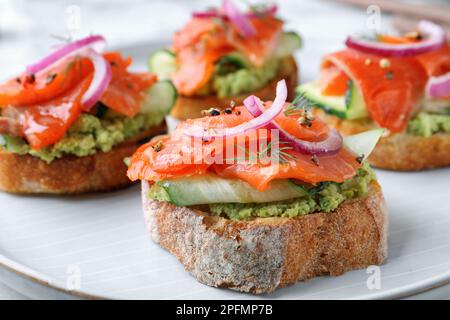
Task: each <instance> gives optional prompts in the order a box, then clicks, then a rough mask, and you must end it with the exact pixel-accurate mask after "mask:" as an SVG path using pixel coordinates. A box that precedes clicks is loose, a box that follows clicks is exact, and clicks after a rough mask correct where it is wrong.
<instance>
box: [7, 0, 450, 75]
mask: <svg viewBox="0 0 450 320" xmlns="http://www.w3.org/2000/svg"><path fill="white" fill-rule="evenodd" d="M263 1H265V0H263ZM235 2H236V3H239V2H240V3H242V4H244V3H246V2H252V3H255V2H256V3H257V2H258V1H257V0H235ZM259 2H261V1H259ZM275 2H276V3H278V4H279V7H280V11H279V14H280V16H281V17H283V18H284V19H285V20H286V22H287V28H288V29H294V30H296V31H298V32H300V33H301V35H302V36H303V38H304V42H305V47H304V48H303V50H302V51H301V53H300V54H299V56H300V58H301V59H303V60H304V61H307V63H303V64H302V67H303V68H304V75H306V78H309V77H310V76H312V75H313V73H315V72H316V71H317V68H318V65H319V62H320V57H321V55H322V54H323V53H324V52H329V51H332V50H335V49H339V48H340V47H342V45H343V40H344V39H345V37H346V36H347V35H348V34H349V33H357V32H361V33H362V32H366V31H367V23H368V17H369V15H370V14H373V13H374V12H373V7H369V9H368V6H369V5H373V4H377V5H379V7H380V8H381V16H380V24H379V26H378V27H377V28H378V29H381V30H382V31H386V30H391V31H392V29H394V27H400V28H403V29H407V28H408V27H409V26H414V24H415V20H417V19H419V18H421V17H426V18H429V19H433V20H435V21H437V22H440V23H447V24H448V25H450V21H449V20H450V0H435V1H419V0H403V1H400V0H399V1H392V0H387V1H386V0H385V1H375V0H369V1H365V0H335V1H331V0H328V1H327V0H278V1H275ZM218 4H220V0H0V70H1V71H0V80H3V79H5V78H8V77H9V76H11V75H13V74H14V73H16V72H19V71H20V70H23V68H24V66H25V65H26V64H27V63H30V62H31V61H34V60H36V59H37V58H39V57H41V56H43V55H45V54H46V53H47V52H48V51H49V49H51V47H52V46H54V45H56V44H58V43H60V42H61V41H63V40H62V39H68V38H69V37H72V38H80V37H83V36H85V35H88V34H92V33H95V34H102V35H104V36H105V37H106V39H107V40H108V42H109V45H110V48H111V49H112V48H113V49H116V48H120V49H123V50H125V53H128V52H129V53H130V54H131V55H134V56H135V58H136V59H137V61H136V62H137V64H135V66H136V67H137V68H142V67H145V66H144V63H145V55H146V54H147V53H146V52H145V51H146V50H151V48H153V47H155V46H158V45H161V44H168V43H169V42H170V38H171V34H172V33H173V32H174V31H175V30H177V29H179V28H180V27H181V26H182V25H183V24H184V23H185V22H186V21H187V20H188V19H189V16H190V12H191V11H192V10H195V9H197V10H199V9H204V8H206V7H208V6H212V5H218ZM367 11H369V12H367ZM381 30H379V31H381ZM127 50H128V51H127ZM304 79H305V78H304Z"/></svg>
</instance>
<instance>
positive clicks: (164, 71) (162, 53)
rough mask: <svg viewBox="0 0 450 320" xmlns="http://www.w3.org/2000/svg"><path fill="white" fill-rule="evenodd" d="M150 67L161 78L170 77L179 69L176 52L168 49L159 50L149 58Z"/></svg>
mask: <svg viewBox="0 0 450 320" xmlns="http://www.w3.org/2000/svg"><path fill="white" fill-rule="evenodd" d="M148 69H149V70H150V72H152V73H155V74H156V75H157V76H158V78H159V79H160V80H164V79H170V77H171V76H172V75H173V74H174V72H175V71H177V61H176V56H175V53H173V52H172V51H170V50H167V49H161V50H158V51H156V52H154V53H152V55H150V57H149V58H148Z"/></svg>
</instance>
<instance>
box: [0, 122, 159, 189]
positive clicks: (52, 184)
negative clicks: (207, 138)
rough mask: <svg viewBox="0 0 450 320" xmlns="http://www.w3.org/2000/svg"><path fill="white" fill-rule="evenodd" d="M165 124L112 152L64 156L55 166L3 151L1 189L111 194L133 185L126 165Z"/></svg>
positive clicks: (136, 137)
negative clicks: (146, 140) (141, 144)
mask: <svg viewBox="0 0 450 320" xmlns="http://www.w3.org/2000/svg"><path fill="white" fill-rule="evenodd" d="M164 130H165V124H161V125H159V126H156V127H153V128H151V129H149V130H147V131H145V132H142V133H140V134H138V135H136V136H134V137H133V138H131V139H128V140H127V141H125V142H124V143H122V144H120V145H117V146H115V147H114V148H113V149H112V150H111V151H108V152H100V151H99V152H97V153H95V154H93V155H89V156H85V157H77V156H64V157H62V158H60V159H55V160H53V161H52V162H51V163H49V164H48V163H46V162H45V161H43V160H41V159H39V158H37V157H34V156H31V155H18V154H15V153H11V152H7V151H5V150H3V149H1V148H0V190H2V191H6V192H10V193H18V194H40V193H44V194H78V193H87V192H96V191H110V190H115V189H118V188H122V187H126V186H129V185H131V184H132V182H131V181H130V180H129V179H128V177H127V175H126V171H127V167H126V165H125V163H124V162H123V159H124V158H125V157H129V156H131V155H132V154H133V153H134V152H135V151H136V149H137V148H138V147H139V145H140V141H142V140H143V139H145V138H147V137H152V136H153V135H156V134H160V133H162V132H163V131H164Z"/></svg>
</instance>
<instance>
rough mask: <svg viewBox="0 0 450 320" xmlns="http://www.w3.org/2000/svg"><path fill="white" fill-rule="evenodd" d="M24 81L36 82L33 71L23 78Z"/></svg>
mask: <svg viewBox="0 0 450 320" xmlns="http://www.w3.org/2000/svg"><path fill="white" fill-rule="evenodd" d="M25 82H26V83H35V82H36V76H35V75H34V73H30V74H28V75H27V76H26V78H25Z"/></svg>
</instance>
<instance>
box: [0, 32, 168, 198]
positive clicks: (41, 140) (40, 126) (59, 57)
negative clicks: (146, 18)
mask: <svg viewBox="0 0 450 320" xmlns="http://www.w3.org/2000/svg"><path fill="white" fill-rule="evenodd" d="M105 44H106V42H105V39H104V38H103V37H102V36H89V37H87V38H84V39H81V40H78V41H74V42H71V43H68V44H64V45H62V46H59V47H58V48H57V49H56V50H55V51H54V52H52V53H51V54H50V55H49V56H47V57H45V58H44V59H42V60H40V61H38V62H37V63H34V64H32V65H29V66H28V67H27V68H26V70H25V71H24V72H22V73H21V74H18V75H17V76H15V77H13V78H12V79H10V80H8V81H6V82H3V83H1V84H0V189H1V190H3V191H7V192H13V193H56V194H65V193H84V192H91V191H107V190H112V189H116V188H119V187H124V186H127V185H129V184H130V181H129V180H128V179H127V176H126V169H127V167H126V165H125V164H124V162H123V159H124V158H125V157H129V156H130V155H132V154H133V153H134V151H136V149H137V148H138V146H140V145H141V144H142V143H143V142H145V141H148V139H149V138H150V137H152V136H153V135H155V134H161V133H163V132H164V130H165V124H164V116H165V115H166V114H168V113H169V112H170V110H171V108H172V106H173V105H174V103H175V99H176V94H177V93H176V89H175V87H174V86H173V85H172V84H171V82H170V81H168V80H164V81H159V80H158V78H157V76H156V75H154V74H151V73H149V72H141V73H136V72H131V71H129V70H128V67H129V66H130V64H131V63H132V60H131V58H127V57H123V56H122V55H121V54H120V53H119V52H104V53H102V52H101V50H100V49H101V48H102V47H104V46H105Z"/></svg>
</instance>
